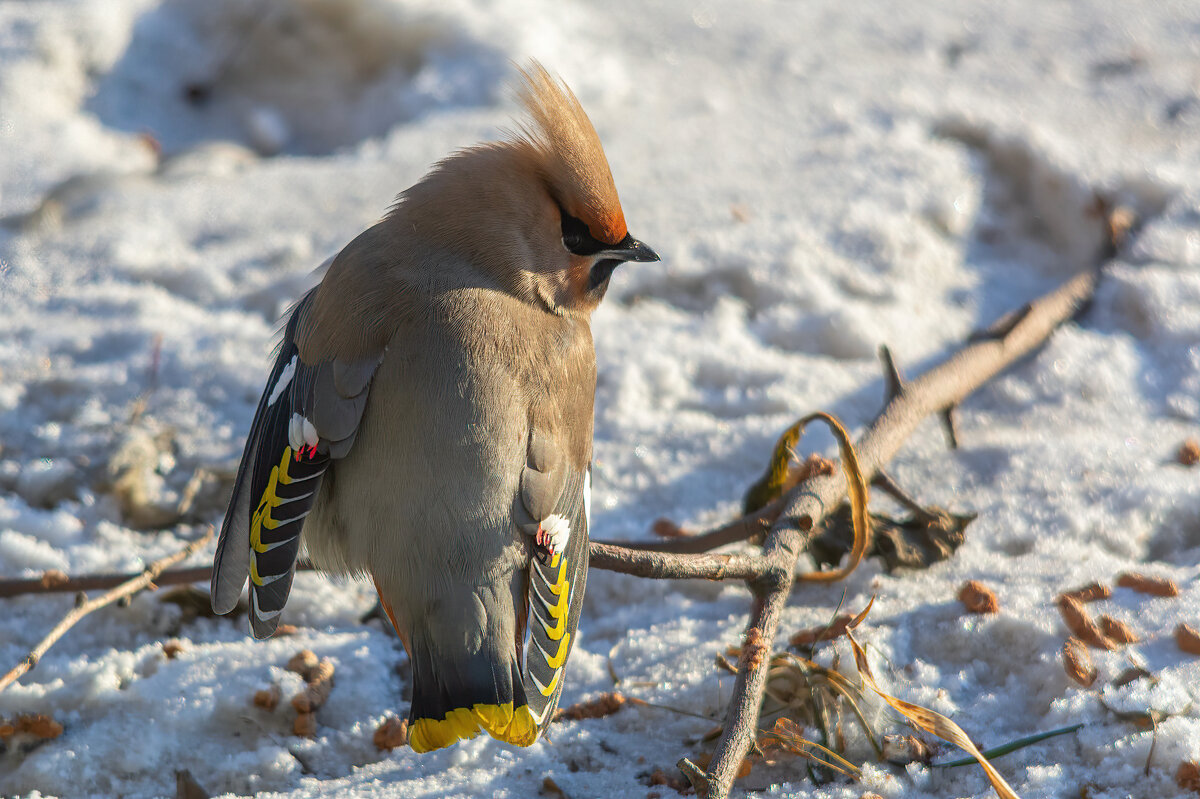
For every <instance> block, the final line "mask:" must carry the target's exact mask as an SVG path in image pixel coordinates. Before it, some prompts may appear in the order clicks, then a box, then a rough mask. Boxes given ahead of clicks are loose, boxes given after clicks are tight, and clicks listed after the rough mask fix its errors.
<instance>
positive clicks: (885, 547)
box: [809, 504, 975, 572]
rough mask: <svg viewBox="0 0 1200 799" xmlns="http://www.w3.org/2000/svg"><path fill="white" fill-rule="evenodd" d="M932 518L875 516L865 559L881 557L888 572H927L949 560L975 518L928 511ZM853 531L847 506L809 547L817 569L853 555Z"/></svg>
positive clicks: (833, 515) (828, 519)
mask: <svg viewBox="0 0 1200 799" xmlns="http://www.w3.org/2000/svg"><path fill="white" fill-rule="evenodd" d="M928 510H929V515H928V516H925V517H921V516H918V515H913V516H909V517H907V518H904V519H895V518H892V517H890V516H887V515H886V514H882V513H872V514H870V516H871V540H870V542H869V543H868V545H867V551H866V555H865V556H866V557H870V556H872V555H878V556H879V557H881V558H883V565H884V568H886V569H887V570H888V571H889V572H891V571H895V570H896V569H927V568H929V567H930V566H932V565H933V564H935V563H940V562H942V561H944V560H948V559H949V558H950V557H951V556H953V555H954V553H955V552H956V551H957V550H958V548H959V547H960V546H962V543H963V541H965V540H966V532H965V531H966V528H967V525H968V524H970V523H971V522H972V521H974V520H975V516H974V514H967V515H958V514H953V513H949V512H947V511H945V510H942V509H941V508H929V509H928ZM852 539H853V531H852V529H851V525H850V511H849V506H848V505H846V504H842V505H839V506H838V508H837V509H836V510H835V511H834V512H833V513H831V514H830V515H828V516H827V517H826V518H825V522H824V525H823V526H822V528H821V531H820V533H819V534H818V535H817V536H816V537H815V538H814V539H813V542H812V544H811V545H810V546H809V553H810V554H811V555H812V556H813V558H814V559H815V560H816V561H817V565H818V567H821V566H825V565H832V564H836V563H839V562H840V561H841V560H842V558H843V556H845V554H846V553H847V552H849V551H850V543H849V542H850V541H851V540H852Z"/></svg>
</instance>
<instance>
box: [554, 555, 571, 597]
mask: <svg viewBox="0 0 1200 799" xmlns="http://www.w3.org/2000/svg"><path fill="white" fill-rule="evenodd" d="M560 560H561V562H560ZM555 566H557V567H558V574H556V575H555V576H554V584H553V585H551V586H550V592H551V593H552V594H554V595H555V596H559V595H560V594H562V593H563V592H564V591H565V590H566V589H568V588H570V587H571V584H570V583H569V582H568V581H567V561H566V559H564V558H562V553H561V552H558V553H555V555H554V560H552V561H550V568H554V567H555Z"/></svg>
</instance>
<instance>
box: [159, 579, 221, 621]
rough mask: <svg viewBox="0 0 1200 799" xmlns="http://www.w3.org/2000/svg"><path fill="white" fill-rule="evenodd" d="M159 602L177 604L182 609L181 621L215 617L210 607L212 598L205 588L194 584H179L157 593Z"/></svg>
mask: <svg viewBox="0 0 1200 799" xmlns="http://www.w3.org/2000/svg"><path fill="white" fill-rule="evenodd" d="M159 601H160V602H169V603H170V604H172V605H177V606H178V607H179V609H180V610H181V611H183V621H184V622H185V623H186V622H189V621H192V620H193V619H211V618H215V617H216V615H217V614H216V613H215V612H214V611H213V609H212V598H211V597H210V595H209V593H208V591H207V590H205V589H203V588H197V587H196V586H194V585H180V586H176V587H175V588H169V589H167V590H165V591H163V592H162V593H161V594H159Z"/></svg>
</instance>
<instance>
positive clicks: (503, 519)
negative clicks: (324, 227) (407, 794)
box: [211, 61, 659, 752]
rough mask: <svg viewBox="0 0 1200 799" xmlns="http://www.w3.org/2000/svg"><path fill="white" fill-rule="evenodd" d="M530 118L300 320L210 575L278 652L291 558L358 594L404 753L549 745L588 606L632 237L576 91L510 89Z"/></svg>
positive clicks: (542, 74)
mask: <svg viewBox="0 0 1200 799" xmlns="http://www.w3.org/2000/svg"><path fill="white" fill-rule="evenodd" d="M517 71H518V73H519V76H518V78H517V81H516V86H515V95H516V97H517V99H518V101H519V103H520V105H521V106H522V107H523V110H524V112H525V113H524V115H523V117H522V118H521V119H520V120H519V121H518V124H517V127H516V128H515V129H513V130H509V131H506V133H505V135H504V136H503V137H502V138H500V139H498V140H496V141H493V142H488V143H482V144H478V145H475V146H472V147H468V148H465V149H462V150H459V151H457V152H454V153H452V154H451V155H449V156H447V157H446V158H444V159H443V160H441V161H440V162H438V163H437V164H435V165H434V166H433V167H432V168H431V170H430V171H429V172H428V173H427V174H426V175H425V176H424V177H423V178H422V179H421V180H419V181H418V182H417V183H415V184H414V185H413V186H411V187H410V188H408V189H406V190H404V191H403V192H401V193H400V195H399V196H398V198H397V200H396V202H395V204H394V205H393V206H392V208H391V209H390V210H389V211H388V212H387V214H386V215H385V216H384V217H383V218H382V219H381V220H380V221H379V222H378V223H376V224H375V225H373V226H372V227H370V228H368V229H367V230H365V231H364V232H362V233H360V234H359V235H358V236H357V237H356V238H354V239H353V240H352V241H351V242H350V243H349V244H347V245H346V246H345V247H344V248H343V249H342V250H341V251H340V252H339V253H338V254H337V255H336V256H334V257H333V259H332V262H331V263H330V264H329V266H328V270H327V271H326V273H325V274H324V276H323V278H322V279H321V281H320V283H319V284H318V285H317V286H316V287H315V288H313V289H312V290H311V291H309V292H308V293H307V294H306V295H305V296H304V297H303V298H302V299H301V300H300V301H299V302H298V303H297V304H296V305H295V306H294V307H293V309H292V310H291V312H290V316H288V317H287V322H286V325H285V326H284V331H283V337H282V341H281V343H280V345H279V348H278V350H277V354H276V356H275V360H274V366H273V368H272V369H271V372H270V375H269V377H268V379H267V382H266V386H265V388H264V391H263V393H262V397H261V399H260V400H259V403H258V407H257V410H256V412H255V415H254V421H253V423H252V425H251V429H250V432H249V435H248V437H247V441H246V445H245V449H244V452H243V454H242V458H241V462H240V465H239V468H238V471H237V476H236V479H235V484H234V488H233V492H232V495H231V497H230V501H229V506H228V509H227V512H226V514H225V517H224V520H223V523H222V526H221V532H220V537H219V539H218V543H217V549H216V554H215V559H214V570H213V576H212V585H211V593H212V606H213V609H214V611H216V612H217V613H219V614H225V613H229V612H232V611H233V610H234V609H235V608H236V607H237V605H238V603H239V601H240V597H241V594H242V590H243V587H244V586H245V585H246V582H247V579H248V580H249V583H250V588H249V616H250V628H251V631H252V633H253V635H254V636H255V637H256V638H265V637H269V636H270V635H271V634H272V633H273V632H274V631H275V629H276V627H277V625H278V624H279V617H280V614H281V612H282V611H283V608H284V605H285V603H286V601H287V598H288V594H289V593H290V591H291V588H292V582H293V577H294V574H295V570H296V562H297V558H298V556H299V553H300V551H301V549H302V547H303V549H304V550H305V551H306V553H307V555H308V557H309V558H311V560H312V561H313V563H314V564H316V566H317V567H318V568H320V569H322V570H324V571H326V572H329V573H332V574H336V575H350V576H353V577H359V578H363V579H370V580H372V581H373V583H374V586H375V589H376V591H377V593H378V596H379V602H380V604H381V606H382V608H383V609H384V611H385V612H386V615H387V617H388V619H389V620H390V622H391V624H392V625H393V626H394V627H395V630H396V632H397V634H398V637H399V639H400V641H401V642H402V643H403V646H404V648H405V650H406V651H407V654H408V658H409V661H410V663H411V666H412V701H411V705H410V710H409V741H410V745H411V747H412V748H413V749H414V750H415V751H417V752H427V751H431V750H435V749H440V748H443V747H446V746H450V745H452V744H454V743H455V742H457V741H459V740H461V739H466V738H471V737H474V736H475V735H477V734H479V733H480V732H481V731H483V732H487V733H488V734H489V735H491V736H492V737H493V738H496V739H498V740H501V741H504V742H507V743H509V744H513V745H516V746H529V745H532V744H533V743H534V742H535V741H537V740H538V738H539V737H540V736H541V735H542V734H543V733H544V731H545V729H546V726H547V724H549V722H550V720H551V717H552V716H553V715H554V710H555V708H556V707H557V705H558V701H559V697H560V696H561V694H562V691H563V684H564V673H565V668H566V663H567V659H568V657H569V655H570V653H571V650H572V646H573V643H574V640H575V638H576V631H577V628H578V624H579V616H580V611H581V608H582V603H583V596H584V590H585V587H586V580H587V567H588V535H589V532H588V528H589V523H590V515H591V507H590V505H591V463H592V433H593V414H594V402H595V390H596V356H595V348H594V345H593V341H592V334H591V328H590V319H591V314H592V312H593V311H594V310H595V309H596V307H597V306H598V305H599V303H600V301H601V300H602V299H603V298H604V295H605V293H606V291H607V289H608V287H609V283H610V280H611V278H612V276H613V273H614V271H615V270H616V269H617V268H618V267H619V266H620V265H621V264H623V263H626V262H643V263H646V262H654V261H658V260H659V256H658V255H657V254H656V253H655V252H654V251H653V250H652V249H651V248H650V247H648V246H647V245H646V244H644V243H642V242H641V241H639V240H638V239H635V238H634V237H633V236H632V235H631V234H630V233H629V231H628V230H627V228H626V223H625V217H624V213H623V211H622V208H621V203H620V199H619V197H618V195H617V190H616V187H615V184H614V181H613V178H612V173H611V170H610V168H609V164H608V160H607V157H606V156H605V154H604V149H603V147H602V145H601V142H600V138H599V136H598V135H597V133H596V130H595V128H594V127H593V126H592V123H591V121H590V119H589V118H588V116H587V114H586V112H585V111H584V109H583V107H582V105H581V104H580V102H579V100H578V99H577V98H576V96H575V94H574V93H573V92H572V91H571V89H570V88H569V87H568V86H567V85H566V83H565V82H563V81H562V79H561V78H558V77H556V76H554V75H552V74H551V73H550V72H549V71H547V70H546V68H545V67H543V66H542V65H541V64H540V63H538V62H537V61H532V62H530V63H529V64H528V65H526V66H524V67H520V68H518V70H517Z"/></svg>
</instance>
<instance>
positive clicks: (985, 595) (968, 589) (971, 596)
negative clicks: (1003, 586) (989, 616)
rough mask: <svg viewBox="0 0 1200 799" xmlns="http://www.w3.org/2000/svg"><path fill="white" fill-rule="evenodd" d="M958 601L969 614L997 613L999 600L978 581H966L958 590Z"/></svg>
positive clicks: (994, 593) (993, 592)
mask: <svg viewBox="0 0 1200 799" xmlns="http://www.w3.org/2000/svg"><path fill="white" fill-rule="evenodd" d="M958 601H959V602H962V603H963V607H965V608H966V609H967V611H968V612H970V613H999V612H1000V600H999V599H997V598H996V592H995V591H993V590H992V589H990V588H988V587H987V586H986V585H984V584H983V583H981V582H979V581H978V580H968V581H967V582H965V583H963V586H962V588H960V589H958Z"/></svg>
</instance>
